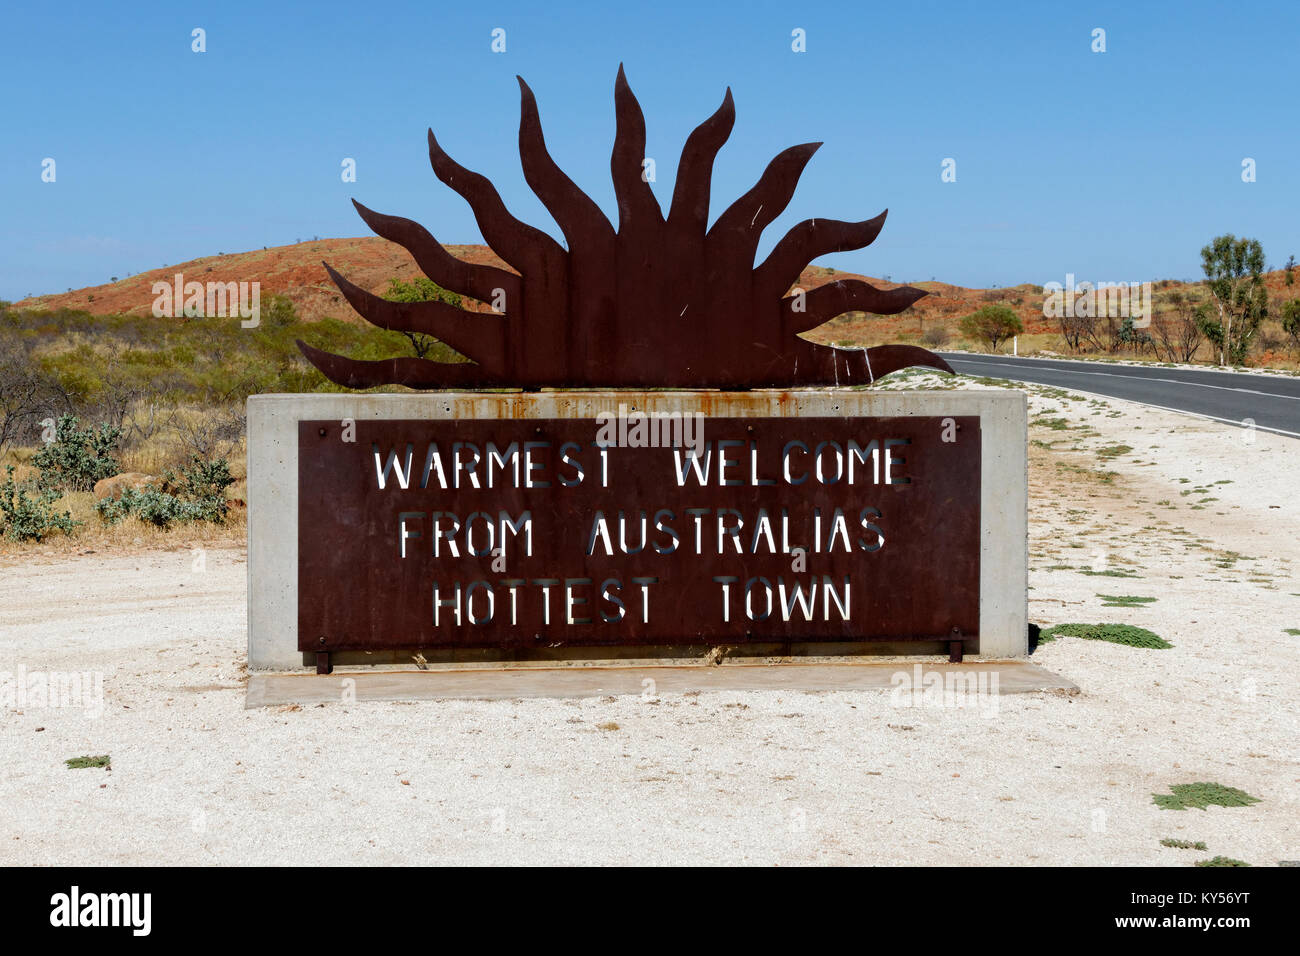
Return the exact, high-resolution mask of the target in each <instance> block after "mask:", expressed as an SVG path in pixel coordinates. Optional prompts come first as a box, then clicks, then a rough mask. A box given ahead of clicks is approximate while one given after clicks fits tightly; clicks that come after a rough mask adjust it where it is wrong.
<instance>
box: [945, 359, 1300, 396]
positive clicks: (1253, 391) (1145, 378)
mask: <svg viewBox="0 0 1300 956" xmlns="http://www.w3.org/2000/svg"><path fill="white" fill-rule="evenodd" d="M957 361H958V362H961V359H958V360H957ZM948 364H950V365H951V364H952V363H951V362H949V363H948ZM967 364H970V365H973V366H975V367H976V368H1014V369H1019V370H1020V371H1022V372H1023V371H1026V369H1025V367H1024V366H1023V365H1012V364H1011V363H1010V362H980V361H974V362H972V361H970V360H969V359H968V360H967ZM1059 372H1060V374H1061V375H1104V376H1106V377H1107V378H1123V379H1129V380H1130V381H1138V382H1165V383H1167V384H1170V385H1193V386H1195V387H1196V388H1217V389H1219V390H1220V391H1224V392H1240V393H1242V394H1244V395H1264V396H1267V397H1268V398H1285V399H1289V400H1290V401H1293V402H1300V395H1281V394H1279V393H1278V392H1261V391H1260V390H1259V389H1257V388H1233V387H1232V386H1231V385H1206V384H1205V383H1204V382H1184V381H1183V380H1182V379H1179V378H1155V377H1153V376H1151V375H1116V374H1115V373H1114V372H1085V371H1082V370H1080V369H1073V368H1071V369H1064V368H1063V369H1060V370H1059ZM1225 374H1230V373H1225ZM1061 387H1062V388H1068V387H1069V386H1068V385H1063V386H1061Z"/></svg>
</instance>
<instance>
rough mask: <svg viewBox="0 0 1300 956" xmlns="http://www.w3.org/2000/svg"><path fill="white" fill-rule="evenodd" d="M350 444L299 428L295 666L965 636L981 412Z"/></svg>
mask: <svg viewBox="0 0 1300 956" xmlns="http://www.w3.org/2000/svg"><path fill="white" fill-rule="evenodd" d="M355 429H356V432H355V436H354V437H355V440H354V441H345V440H344V436H343V434H342V432H341V429H340V423H339V422H337V421H334V422H325V421H319V422H318V421H306V422H301V423H300V425H299V447H298V461H299V465H298V468H299V489H298V507H299V514H298V526H299V543H298V560H299V570H298V575H299V587H298V601H299V605H298V612H299V649H300V650H302V651H308V652H316V653H321V652H327V653H328V652H333V651H340V650H377V649H392V648H420V647H434V648H457V647H464V648H469V647H501V648H512V647H513V648H522V647H573V646H600V645H624V646H628V645H641V644H654V645H662V644H689V643H701V644H729V645H730V644H741V643H746V642H771V641H782V642H787V641H788V642H804V641H816V642H827V641H834V642H845V641H848V642H853V641H872V640H891V641H906V640H930V641H933V640H940V641H949V640H951V639H952V637H951V636H952V634H953V633H954V629H956V631H957V632H959V633H960V634H961V635H962V637H963V638H965V639H970V640H974V639H977V638H978V633H979V578H980V574H979V553H980V540H979V534H980V432H979V419H978V418H977V417H974V416H969V417H957V418H955V419H953V418H946V419H945V418H930V417H906V418H875V419H851V418H802V419H791V418H719V419H715V418H709V419H706V420H705V422H704V426H703V435H702V440H703V442H704V445H703V446H702V453H701V455H700V456H699V457H698V458H696V459H694V460H692V459H691V458H689V457H687V455H686V450H685V449H683V448H680V447H678V448H672V447H627V445H628V444H629V443H630V441H634V440H635V439H633V438H632V436H631V435H629V436H627V439H625V442H624V445H622V446H620V447H611V448H606V449H604V453H603V454H602V449H601V448H599V447H597V445H596V442H597V437H598V430H597V424H596V423H595V422H593V421H592V420H590V419H546V420H518V419H515V420H511V419H497V420H488V419H460V420H449V421H438V422H435V421H426V420H418V421H417V420H408V421H393V420H386V421H358V422H356V423H355ZM688 437H689V436H688ZM945 438H946V439H947V440H945ZM872 442H875V443H876V444H875V445H874V446H873V445H872V444H871V443H872ZM792 443H793V444H792ZM851 443H852V444H851ZM512 446H513V447H512ZM873 449H874V451H873ZM512 451H513V452H514V454H513V455H512V454H511V452H512ZM476 459H477V460H476ZM723 462H725V464H723ZM408 463H409V464H408ZM818 463H820V466H819V464H818ZM850 465H851V467H852V475H851V476H850V473H849V468H850ZM819 467H820V472H819V470H818V469H819ZM682 469H685V471H684V473H683V470H682ZM381 474H383V475H384V487H383V488H382V489H381V488H380V484H379V483H380V475H381ZM701 474H702V475H703V481H701V477H700V476H701ZM837 475H838V478H836V476H837ZM403 483H405V484H406V487H402V484H403ZM444 483H445V484H446V487H445V488H444V487H442V486H443V484H444ZM476 483H477V487H476V486H475V484H476ZM489 485H490V486H489ZM598 513H599V514H603V516H604V518H605V524H604V525H603V526H602V525H600V524H599V523H598V522H597V520H596V519H597V518H598V516H599V514H598ZM764 515H766V518H767V522H766V524H765V522H764V521H763V517H764ZM451 516H454V520H453V518H452V517H451ZM620 517H621V518H622V521H621V522H620ZM642 517H644V519H645V532H644V535H643V532H642ZM783 519H784V520H783ZM738 522H739V523H738ZM602 528H603V530H602ZM403 529H404V530H405V535H403ZM593 529H595V531H594V532H593ZM765 529H766V530H765ZM606 534H607V537H606ZM799 548H801V549H803V550H804V554H803V555H798V554H793V553H789V552H791V551H794V549H799ZM403 549H404V551H403ZM435 549H436V550H435ZM501 549H503V551H502V550H501ZM608 551H612V552H613V553H612V554H611V553H607V552H608ZM589 552H590V553H589ZM724 585H725V588H726V590H725V592H724ZM435 588H436V596H435ZM747 594H748V601H747V599H746V596H747ZM769 594H770V596H771V604H770V607H771V611H770V612H768V607H769V604H768V595H769ZM436 601H440V602H442V603H435V602H436ZM435 614H436V617H435Z"/></svg>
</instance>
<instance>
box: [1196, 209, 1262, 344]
mask: <svg viewBox="0 0 1300 956" xmlns="http://www.w3.org/2000/svg"><path fill="white" fill-rule="evenodd" d="M1201 268H1202V269H1203V270H1204V271H1205V279H1206V282H1205V284H1206V287H1207V288H1208V289H1209V290H1210V302H1211V305H1212V306H1213V307H1212V308H1211V309H1207V310H1206V311H1205V312H1204V313H1202V315H1201V317H1200V321H1201V330H1202V331H1203V332H1204V333H1205V337H1206V338H1208V339H1209V340H1210V342H1211V343H1213V345H1214V347H1215V348H1216V349H1217V350H1218V353H1219V364H1220V365H1227V364H1228V363H1229V362H1231V363H1232V364H1233V365H1241V364H1244V363H1245V361H1246V354H1247V353H1248V352H1249V351H1250V343H1251V340H1252V339H1254V337H1255V333H1256V332H1258V331H1259V324H1260V322H1261V321H1263V319H1264V316H1266V315H1267V314H1268V292H1267V290H1266V289H1265V288H1264V279H1263V275H1264V249H1263V247H1262V246H1261V245H1260V244H1259V240H1257V239H1238V238H1237V237H1236V236H1234V235H1232V234H1231V233H1229V234H1227V235H1224V236H1218V237H1216V238H1215V239H1214V241H1213V242H1211V243H1210V244H1209V245H1208V246H1206V247H1205V248H1203V249H1202V250H1201Z"/></svg>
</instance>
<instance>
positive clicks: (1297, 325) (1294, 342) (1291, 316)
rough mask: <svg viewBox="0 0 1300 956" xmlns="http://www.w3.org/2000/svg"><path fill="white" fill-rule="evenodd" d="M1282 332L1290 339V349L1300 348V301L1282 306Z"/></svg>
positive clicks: (1293, 300)
mask: <svg viewBox="0 0 1300 956" xmlns="http://www.w3.org/2000/svg"><path fill="white" fill-rule="evenodd" d="M1282 331H1283V332H1285V333H1286V334H1287V336H1288V337H1289V338H1290V339H1291V348H1293V349H1297V348H1300V299H1292V300H1291V301H1290V302H1287V303H1285V304H1284V305H1283V306H1282Z"/></svg>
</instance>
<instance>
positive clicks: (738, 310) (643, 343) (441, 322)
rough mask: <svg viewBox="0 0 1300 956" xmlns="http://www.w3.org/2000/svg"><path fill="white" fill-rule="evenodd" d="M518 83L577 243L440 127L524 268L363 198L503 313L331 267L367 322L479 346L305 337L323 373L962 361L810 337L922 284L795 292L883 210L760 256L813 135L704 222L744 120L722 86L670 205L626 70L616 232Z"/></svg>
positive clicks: (383, 225) (669, 376)
mask: <svg viewBox="0 0 1300 956" xmlns="http://www.w3.org/2000/svg"><path fill="white" fill-rule="evenodd" d="M519 88H520V93H521V98H522V105H521V112H522V116H521V118H520V123H519V156H520V160H521V162H522V165H523V172H524V178H525V179H526V180H527V182H528V185H529V186H530V187H531V188H532V190H533V192H535V193H536V194H537V196H538V198H539V199H540V200H541V201H542V203H543V204H544V205H545V206H546V208H547V210H548V211H549V212H550V213H551V215H552V216H553V217H554V218H555V221H556V223H558V224H559V226H560V229H561V231H562V232H563V233H564V238H565V241H566V243H567V246H568V248H567V249H566V248H565V247H564V246H561V245H560V244H559V243H558V242H556V241H555V240H554V239H553V238H552V237H551V236H549V235H547V234H546V233H545V232H542V231H541V230H539V229H536V228H534V227H533V226H530V225H528V224H527V223H524V222H520V221H519V220H518V219H516V218H515V217H514V216H512V215H511V214H510V213H509V212H508V211H507V210H506V207H505V204H504V203H503V202H502V201H501V197H500V195H498V193H497V191H496V188H495V187H494V186H493V185H492V183H491V182H489V181H488V179H487V178H486V177H484V176H482V175H480V174H478V173H474V172H471V171H469V170H467V169H465V168H464V167H463V166H461V165H459V164H458V163H456V162H455V161H454V160H453V159H451V158H450V157H449V156H448V155H447V154H446V153H445V152H443V149H442V147H441V146H439V145H438V141H437V139H435V138H434V135H433V131H432V130H430V131H429V159H430V161H431V163H432V164H433V171H434V173H435V174H436V175H437V177H438V178H439V179H441V180H442V181H443V182H444V183H446V184H447V185H448V186H450V187H451V188H452V189H454V190H456V192H458V193H459V194H460V195H461V196H463V197H464V198H465V200H466V201H467V202H468V203H469V205H470V207H471V208H472V209H473V212H474V217H475V219H476V220H477V222H478V226H479V229H480V230H481V231H482V233H483V238H484V239H485V240H486V241H487V244H488V245H489V246H490V247H491V248H492V250H493V251H494V252H495V253H496V254H497V255H498V256H500V257H501V259H502V260H504V261H505V262H506V263H507V264H509V265H510V266H511V267H512V268H514V269H515V270H517V273H516V272H510V271H507V270H505V269H498V268H495V267H493V266H487V265H476V264H473V263H469V262H465V261H463V260H460V259H457V258H456V257H454V256H453V255H451V254H450V253H449V252H448V251H447V250H446V249H444V248H443V247H442V246H441V245H440V244H439V243H438V242H437V240H435V239H434V237H433V236H432V235H430V233H429V232H428V230H426V229H425V228H424V227H423V226H421V225H419V224H418V223H415V222H413V221H411V220H409V219H402V218H399V217H397V216H386V215H382V214H380V213H376V212H373V211H372V210H370V209H367V208H366V207H365V206H362V205H361V204H360V203H357V202H356V201H355V200H354V201H353V204H354V205H355V206H356V208H357V211H358V212H359V213H360V214H361V217H362V218H363V219H364V220H365V221H366V223H367V224H368V225H369V226H370V228H371V229H373V230H374V231H375V232H376V233H377V234H379V235H380V236H382V237H384V238H385V239H389V240H391V241H393V242H396V243H398V244H399V245H401V246H404V247H405V248H406V249H407V250H408V251H409V252H410V253H411V254H412V256H414V258H415V261H416V264H417V265H418V266H419V267H420V269H421V270H422V271H423V272H424V273H425V274H426V275H427V276H428V277H429V278H431V279H432V280H433V281H434V282H436V283H438V284H439V285H440V286H443V287H444V288H446V289H449V290H451V291H453V292H457V293H460V294H461V295H463V296H466V297H468V298H471V299H476V300H478V301H479V302H482V303H486V304H489V305H490V306H491V307H492V311H489V312H477V311H470V310H466V309H462V308H459V307H457V306H454V305H450V304H448V303H445V302H389V301H387V300H385V299H382V298H379V297H378V296H375V295H372V294H371V293H369V292H367V291H365V290H364V289H361V288H360V287H358V286H356V285H353V284H352V283H351V282H348V281H347V280H346V279H344V278H343V277H342V276H340V275H339V274H338V273H337V272H335V271H334V270H333V269H331V268H330V267H329V264H328V263H326V265H325V268H326V269H327V270H328V271H329V274H330V278H332V279H333V280H334V283H335V284H336V285H337V286H338V287H339V290H340V291H341V292H342V293H343V295H344V296H345V297H346V298H347V300H348V302H349V303H351V305H352V307H353V308H355V309H356V310H357V312H359V313H360V314H361V315H362V316H364V317H365V318H366V319H367V320H368V321H369V322H371V323H373V324H374V325H377V326H379V327H381V328H385V329H394V330H399V331H404V332H418V333H424V334H427V335H431V336H434V337H436V338H438V339H440V340H441V341H443V342H445V343H446V344H447V345H449V346H451V347H452V348H454V349H456V350H457V351H458V352H461V353H462V354H463V355H465V356H467V357H468V358H469V359H471V361H469V362H435V361H430V360H428V359H422V358H412V357H406V358H391V359H383V360H380V361H358V360H354V359H349V358H345V357H343V356H339V355H333V354H330V353H328V352H323V351H321V350H319V349H315V348H312V347H311V346H309V345H307V344H305V343H303V342H301V341H300V342H299V343H298V347H299V348H300V349H301V350H302V352H303V354H304V355H306V356H307V358H308V360H310V361H311V363H312V364H313V365H315V366H316V367H317V368H318V369H320V370H321V372H323V373H324V374H325V376H326V377H327V378H329V379H331V380H332V381H334V382H337V383H338V384H340V385H344V386H347V387H350V388H371V387H374V386H377V385H406V386H409V387H411V388H418V389H440V388H463V387H468V388H474V387H492V386H497V387H499V386H512V385H513V386H519V387H524V388H540V387H544V386H545V387H596V386H608V387H628V386H645V387H706V388H707V387H713V388H767V387H792V386H808V385H814V386H825V385H862V384H869V383H871V382H873V381H874V380H875V379H877V378H879V377H880V376H882V375H885V374H887V373H889V372H893V371H896V370H898V369H901V368H906V367H908V366H913V365H919V366H928V367H931V368H936V369H941V370H943V371H945V372H951V371H952V369H951V368H949V367H948V364H947V363H946V362H944V361H943V359H941V358H939V357H938V356H937V355H935V354H933V353H932V352H929V351H927V350H926V349H922V348H918V347H916V346H912V345H883V346H878V347H875V348H869V349H843V348H835V347H832V346H825V345H817V344H815V343H813V342H809V341H807V340H805V339H802V338H800V337H799V333H801V332H806V331H809V330H810V329H814V328H816V327H818V326H820V325H822V324H824V323H825V322H828V321H829V320H831V319H833V318H835V317H836V316H838V315H841V314H843V313H845V312H850V311H862V312H872V313H876V314H878V315H894V314H896V313H898V312H902V311H903V310H904V309H906V308H907V307H908V306H910V305H911V304H912V303H914V302H916V301H917V300H918V299H920V298H921V297H922V296H924V295H925V294H926V293H925V292H924V291H923V290H921V289H914V288H912V287H911V286H903V287H900V288H896V289H888V290H886V289H878V288H876V287H874V286H872V285H870V284H869V283H867V282H863V281H861V280H856V279H851V280H840V281H837V282H831V283H828V284H826V285H823V286H820V287H818V288H816V289H813V290H811V291H809V292H806V293H805V292H802V291H801V290H797V289H793V288H792V287H793V286H794V285H795V283H796V282H797V281H798V280H799V276H800V274H801V273H802V271H803V269H804V268H805V267H806V266H807V265H808V264H809V263H810V262H812V261H813V260H814V259H816V258H817V257H819V256H822V255H825V254H827V253H831V252H842V251H845V250H849V249H860V248H862V247H864V246H867V245H869V244H870V243H871V242H873V241H874V240H875V238H876V236H877V235H878V234H879V233H880V230H881V227H882V226H883V225H884V223H885V216H886V214H887V213H888V210H886V211H885V212H882V213H881V214H880V215H879V216H876V217H875V218H874V219H868V220H865V221H863V222H841V221H838V220H834V219H808V220H805V221H803V222H801V223H799V224H798V225H797V226H795V227H794V228H792V229H791V230H790V231H789V232H788V233H787V234H786V235H785V237H784V238H783V239H782V240H781V241H780V242H779V243H777V245H776V247H775V248H774V249H773V250H772V252H771V253H770V254H769V255H768V256H767V258H766V260H764V262H763V263H762V265H760V266H758V267H757V268H755V267H754V255H755V251H756V249H757V247H758V242H759V237H760V235H761V234H762V231H763V229H764V228H765V227H766V226H767V225H769V224H770V223H771V222H772V221H773V220H775V219H776V217H777V216H778V215H780V214H781V212H782V211H783V210H784V209H785V208H786V205H787V204H788V203H789V202H790V198H791V196H792V195H793V193H794V189H795V186H796V184H797V183H798V180H799V176H800V174H801V173H802V172H803V169H804V166H805V165H806V164H807V163H808V160H809V159H810V158H811V157H812V155H813V153H815V152H816V151H817V149H818V147H819V146H820V145H821V144H820V143H806V144H804V145H801V146H792V147H791V148H789V149H787V150H785V151H784V152H782V153H780V154H779V155H778V156H777V157H776V158H775V159H773V160H772V161H771V162H770V163H769V164H768V166H767V168H766V169H765V170H764V171H763V175H762V176H761V177H760V178H759V180H758V182H757V184H755V185H754V187H753V188H752V189H750V190H749V191H748V192H747V193H745V194H744V195H743V196H741V197H740V198H739V199H738V200H736V201H735V202H734V203H732V204H731V206H730V207H728V209H727V210H726V211H725V212H723V213H722V215H720V216H719V217H718V219H717V221H715V222H714V224H713V225H712V226H711V227H710V226H709V225H708V213H709V190H710V185H711V180H712V174H713V160H714V157H715V156H716V155H717V153H718V150H719V149H720V148H721V147H722V144H723V143H724V142H726V140H727V137H728V136H729V135H730V134H731V128H732V125H733V124H734V122H735V107H734V105H733V103H732V99H731V90H730V88H728V90H727V93H726V96H725V97H724V99H723V101H722V105H721V106H720V107H719V108H718V110H717V112H715V113H714V114H713V115H712V116H710V117H709V118H708V119H707V120H705V121H704V122H703V123H701V124H700V125H699V126H698V127H697V128H696V129H695V130H694V132H692V133H691V135H690V136H689V137H688V138H687V140H686V145H685V147H683V149H682V156H681V161H680V163H679V165H678V170H677V182H676V185H675V186H674V189H673V198H672V205H671V207H670V208H669V210H668V215H667V217H665V216H664V214H663V211H662V210H661V209H660V207H659V203H658V201H657V200H656V199H655V196H654V193H653V192H652V191H651V188H650V184H649V182H647V181H646V178H644V177H643V173H642V164H643V160H644V157H645V139H646V134H645V117H644V116H643V115H642V112H641V106H640V104H639V103H638V102H637V100H636V97H635V96H633V95H632V90H631V89H630V88H629V86H628V83H627V79H626V77H625V76H624V74H623V68H622V66H620V67H619V70H618V79H617V81H616V82H615V86H614V104H615V112H616V118H617V132H616V134H615V137H614V151H613V155H612V157H611V159H610V169H611V172H612V174H613V181H614V192H615V194H616V196H617V199H618V229H617V231H616V230H615V229H614V226H613V225H612V224H611V223H610V222H609V220H608V219H607V218H606V217H605V214H604V213H603V212H601V210H600V208H599V207H598V206H597V205H596V203H595V202H593V201H592V199H591V197H589V196H588V195H587V194H586V193H584V192H583V191H582V190H581V189H579V188H578V186H577V185H576V184H574V182H573V180H571V179H570V178H569V177H568V176H567V175H565V173H564V172H563V171H561V169H560V168H559V166H557V165H556V164H555V161H554V160H553V159H552V158H551V156H550V154H549V153H548V152H547V150H546V143H545V140H544V139H543V136H542V127H541V121H540V119H539V117H538V112H537V102H536V100H535V99H534V97H533V93H532V90H530V89H529V88H528V85H527V84H526V83H525V82H524V81H523V79H522V78H519Z"/></svg>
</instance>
